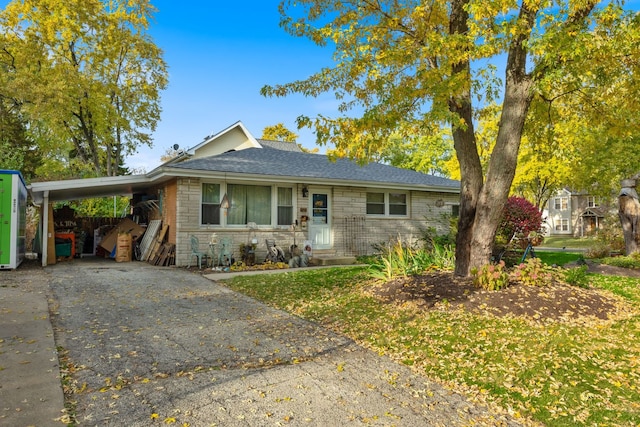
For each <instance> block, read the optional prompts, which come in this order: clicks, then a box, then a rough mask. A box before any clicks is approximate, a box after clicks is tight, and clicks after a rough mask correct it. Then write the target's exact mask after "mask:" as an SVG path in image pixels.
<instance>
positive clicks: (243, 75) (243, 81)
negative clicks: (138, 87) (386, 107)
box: [127, 0, 337, 171]
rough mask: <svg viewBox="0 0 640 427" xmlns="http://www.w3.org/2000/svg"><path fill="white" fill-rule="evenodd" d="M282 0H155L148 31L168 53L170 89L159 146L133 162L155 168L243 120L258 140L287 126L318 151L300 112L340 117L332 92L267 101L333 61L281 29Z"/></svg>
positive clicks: (156, 139) (135, 165) (131, 161)
mask: <svg viewBox="0 0 640 427" xmlns="http://www.w3.org/2000/svg"><path fill="white" fill-rule="evenodd" d="M278 3H279V0H254V1H243V2H221V1H191V2H177V1H175V0H156V1H154V2H153V4H154V5H155V7H156V8H157V9H158V12H157V13H156V15H155V23H153V24H152V26H151V28H150V30H149V33H150V35H151V37H153V39H154V41H155V43H156V45H157V46H159V47H160V48H161V49H162V50H163V51H164V59H165V61H166V62H167V64H168V67H169V87H168V89H167V90H166V91H164V92H163V94H162V109H163V112H162V117H161V121H160V122H159V123H158V127H157V130H156V132H155V133H154V134H153V137H154V147H153V149H145V148H141V149H140V150H139V153H138V154H137V155H135V156H132V157H131V158H129V159H128V160H127V165H128V166H130V167H133V168H144V169H145V170H146V171H150V170H151V169H153V168H154V167H155V166H157V165H158V164H159V163H160V156H161V155H162V154H164V153H165V151H166V149H167V148H169V147H171V146H173V145H174V144H178V145H180V147H181V148H189V147H192V146H194V145H196V144H198V143H200V142H201V141H202V139H203V138H204V137H205V136H206V135H209V134H212V133H217V132H219V131H221V130H223V129H225V128H226V127H228V126H230V125H232V124H233V123H235V122H237V121H242V122H243V123H244V125H245V126H246V127H247V128H248V129H249V131H250V132H251V133H252V134H253V135H254V136H255V137H256V138H260V136H261V135H262V130H263V129H264V128H265V127H266V126H270V125H275V124H277V123H284V124H285V126H287V128H289V129H290V130H292V131H294V132H296V133H297V134H298V135H299V139H298V142H299V143H301V144H302V145H304V146H305V147H307V148H313V147H315V137H314V135H313V133H312V132H310V131H309V130H301V131H298V130H297V128H296V124H295V119H296V117H298V116H299V115H301V114H306V115H311V116H314V115H316V114H318V113H323V114H327V115H334V116H335V112H336V106H337V102H336V101H335V99H334V98H333V97H332V96H331V95H327V96H324V97H321V98H317V99H312V98H304V97H302V96H291V97H286V98H265V97H263V96H261V95H260V88H261V87H263V86H264V85H265V84H277V83H287V82H290V81H293V80H297V79H303V78H306V77H308V76H309V75H311V74H312V73H313V72H315V71H317V70H319V69H320V68H321V67H322V66H325V65H330V64H331V55H332V51H331V50H330V49H328V48H327V49H321V48H319V47H317V46H315V45H313V44H312V43H311V42H309V41H307V40H306V39H302V38H297V37H293V36H290V35H289V34H287V33H286V32H285V31H284V30H283V29H282V28H280V27H279V25H278V22H279V15H278V9H277V7H278Z"/></svg>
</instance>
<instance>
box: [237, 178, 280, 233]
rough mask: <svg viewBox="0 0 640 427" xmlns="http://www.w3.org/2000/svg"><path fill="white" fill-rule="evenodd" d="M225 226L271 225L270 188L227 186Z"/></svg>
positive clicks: (239, 185)
mask: <svg viewBox="0 0 640 427" xmlns="http://www.w3.org/2000/svg"><path fill="white" fill-rule="evenodd" d="M227 196H228V197H229V202H230V205H231V206H230V207H229V209H228V210H227V224H229V225H246V224H248V223H250V222H255V223H256V224H257V225H271V187H270V186H259V185H241V184H228V185H227Z"/></svg>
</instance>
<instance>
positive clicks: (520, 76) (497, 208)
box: [449, 0, 535, 276]
mask: <svg viewBox="0 0 640 427" xmlns="http://www.w3.org/2000/svg"><path fill="white" fill-rule="evenodd" d="M463 3H464V0H461V1H460V2H455V1H454V2H453V4H452V12H451V28H450V31H451V32H452V33H464V32H465V29H466V12H464V4H463ZM456 5H457V6H458V7H462V11H460V10H458V9H457V8H456V7H455V6H456ZM520 19H521V21H522V23H523V24H524V25H525V26H524V27H523V28H528V29H531V28H532V27H533V24H534V21H535V12H534V11H533V10H530V9H528V8H527V6H526V5H523V6H522V9H521V10H520ZM463 21H464V22H463ZM527 38H528V32H527V31H523V32H522V33H520V34H519V35H518V36H516V37H514V39H513V41H512V43H511V48H510V49H509V54H508V57H507V66H506V79H505V93H504V102H503V104H502V116H501V117H500V123H499V129H498V136H497V139H496V144H495V147H494V149H493V152H492V153H491V159H490V160H489V167H488V169H487V178H486V180H485V182H484V183H483V182H482V168H481V166H480V160H479V158H478V152H477V146H476V140H475V137H474V136H473V135H472V133H473V126H472V120H471V96H470V93H469V94H464V96H461V97H458V98H455V99H453V100H452V101H451V102H450V105H449V108H450V110H451V111H452V112H454V113H456V114H457V115H458V116H459V117H460V118H462V119H463V120H464V121H465V123H466V124H467V126H466V127H465V128H463V129H461V128H459V127H457V128H456V127H454V132H453V138H454V147H455V150H456V155H457V156H458V161H459V162H460V170H461V193H460V219H459V221H458V236H457V238H456V267H455V274H456V275H459V276H468V275H469V273H470V271H471V269H473V268H480V267H482V266H483V265H485V264H487V263H489V261H490V260H491V252H492V249H493V243H494V238H495V235H496V230H497V229H498V225H499V224H500V218H501V216H502V211H503V209H504V205H505V204H506V202H507V197H508V196H509V190H510V188H511V183H512V182H513V177H514V176H515V171H516V164H517V161H518V150H519V149H520V140H521V138H522V129H523V128H524V122H525V119H526V117H527V112H528V110H529V105H530V104H531V99H532V91H531V87H532V77H531V75H529V74H527V72H526V65H527V50H526V47H525V46H526V43H525V41H526V39H527ZM468 66H469V64H468V63H461V64H459V65H458V66H457V68H456V67H454V69H453V72H454V74H456V73H467V72H468V71H469V69H468ZM467 95H468V97H467Z"/></svg>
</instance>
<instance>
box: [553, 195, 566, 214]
mask: <svg viewBox="0 0 640 427" xmlns="http://www.w3.org/2000/svg"><path fill="white" fill-rule="evenodd" d="M553 205H554V206H553V207H554V209H555V210H557V211H566V210H567V208H568V207H569V199H568V198H567V197H556V198H555V199H554V204H553Z"/></svg>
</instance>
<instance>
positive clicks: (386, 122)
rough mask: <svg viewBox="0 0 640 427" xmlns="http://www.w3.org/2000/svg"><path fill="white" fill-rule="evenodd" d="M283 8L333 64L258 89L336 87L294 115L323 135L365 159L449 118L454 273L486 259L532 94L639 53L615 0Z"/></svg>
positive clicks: (633, 27)
mask: <svg viewBox="0 0 640 427" xmlns="http://www.w3.org/2000/svg"><path fill="white" fill-rule="evenodd" d="M280 10H281V13H282V21H281V24H282V26H283V27H284V28H285V29H286V30H287V31H288V32H289V33H291V34H292V35H294V36H302V37H307V38H309V39H311V40H312V41H314V42H315V43H317V44H318V45H321V46H330V47H331V48H333V49H334V50H335V53H334V59H335V66H333V67H330V68H325V69H322V70H319V71H318V72H317V73H315V74H313V75H311V76H309V77H308V78H306V79H303V80H298V81H294V82H290V83H285V84H279V85H271V86H265V87H264V88H263V89H262V93H263V94H264V95H265V96H287V95H289V94H294V93H300V94H303V95H305V96H318V95H320V94H321V93H324V92H327V91H330V92H333V93H334V94H335V96H336V97H337V99H339V100H340V101H341V104H340V108H339V112H337V115H336V117H327V116H317V117H308V116H302V117H300V118H299V125H300V126H309V127H312V128H314V129H315V132H316V136H317V138H318V142H319V143H321V144H333V145H334V146H335V153H336V154H338V155H343V156H349V157H352V158H359V159H361V160H364V161H366V160H369V158H370V157H372V155H373V153H376V152H378V151H380V150H384V149H385V148H386V145H387V144H391V143H392V141H393V139H391V138H389V135H391V134H392V133H396V134H398V135H401V136H404V135H406V136H409V137H410V136H415V135H425V134H428V132H429V130H430V129H433V127H437V126H448V127H450V129H451V135H452V138H453V145H454V149H455V157H456V158H457V161H458V163H459V167H460V185H461V187H460V189H461V195H460V217H459V223H458V236H457V241H456V267H455V273H456V274H458V275H468V274H469V272H470V270H471V269H472V268H473V267H481V266H482V265H484V264H486V263H488V262H489V260H490V255H491V252H492V246H493V241H494V237H495V234H496V230H497V227H498V224H499V220H500V217H501V214H502V210H503V207H504V205H505V203H506V200H507V197H508V195H509V191H510V188H511V184H512V182H513V179H514V176H515V172H516V165H517V159H518V155H519V152H520V144H521V140H522V136H523V129H524V126H525V122H526V120H527V117H528V113H529V108H530V106H531V103H532V101H533V100H534V99H536V98H537V97H544V98H545V99H551V98H552V97H551V96H550V94H551V93H552V92H553V93H575V91H576V90H579V89H580V88H582V87H583V86H584V85H586V84H590V83H591V82H586V81H585V80H583V79H581V78H580V77H581V76H582V75H583V74H584V72H585V71H586V70H588V69H592V68H593V61H597V64H599V65H601V66H602V67H604V69H603V70H602V75H603V77H604V75H606V74H607V73H609V72H611V70H614V69H616V68H617V67H620V66H621V63H622V62H624V61H629V60H636V61H637V59H638V55H639V48H638V43H637V42H636V43H635V44H634V43H633V42H631V41H633V40H635V41H637V40H638V28H639V27H640V26H639V25H638V22H637V20H638V18H637V16H636V15H635V14H634V13H632V12H630V11H625V10H624V9H623V8H622V7H621V6H620V5H619V3H617V2H611V3H609V2H600V1H597V0H586V1H579V2H573V1H563V0H560V1H558V2H553V3H548V2H540V1H518V2H516V1H504V0H498V1H486V0H451V1H446V0H435V1H423V0H409V1H403V2H398V1H395V0H388V1H387V0H379V1H368V0H365V1H357V2H340V1H334V0H285V1H283V2H282V3H281V5H280ZM622 41H624V43H622ZM621 47H622V49H623V51H622V52H621V50H620V49H621ZM593 81H597V82H598V84H599V85H602V86H606V85H607V84H608V82H607V79H606V78H602V77H601V78H600V79H598V80H593ZM636 89H637V88H636ZM494 105H498V106H499V119H498V120H497V121H496V126H495V129H493V130H492V133H493V136H492V140H490V141H489V140H487V139H486V138H483V137H480V135H479V134H478V132H477V131H476V121H477V120H478V118H479V117H480V116H481V115H482V114H484V111H485V110H486V109H489V110H491V109H492V108H494ZM490 112H491V111H489V113H490ZM485 130H486V131H487V132H489V131H491V129H489V128H487V129H485ZM481 157H485V158H486V160H487V161H486V167H483V162H482V159H481Z"/></svg>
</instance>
